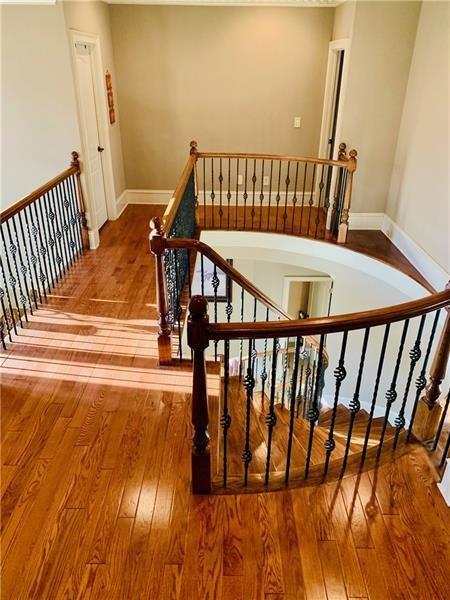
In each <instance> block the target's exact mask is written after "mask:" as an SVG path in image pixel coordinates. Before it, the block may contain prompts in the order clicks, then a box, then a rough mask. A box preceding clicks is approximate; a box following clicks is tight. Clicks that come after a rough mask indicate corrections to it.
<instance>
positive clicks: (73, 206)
mask: <svg viewBox="0 0 450 600" xmlns="http://www.w3.org/2000/svg"><path fill="white" fill-rule="evenodd" d="M67 185H68V188H69V199H70V212H71V215H72V217H71V220H72V219H73V223H72V225H73V230H74V237H75V240H76V249H77V250H76V251H77V255H78V256H80V255H81V253H82V252H83V238H82V234H81V218H82V214H81V211H80V210H79V207H78V200H77V188H76V183H75V175H72V177H70V178H69V180H68V181H67Z"/></svg>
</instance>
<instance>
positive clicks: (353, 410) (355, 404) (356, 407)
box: [341, 328, 370, 476]
mask: <svg viewBox="0 0 450 600" xmlns="http://www.w3.org/2000/svg"><path fill="white" fill-rule="evenodd" d="M369 335H370V328H367V329H366V330H365V332H364V339H363V345H362V350H361V359H360V361H359V368H358V376H357V378H356V386H355V392H354V394H353V398H352V400H351V402H350V405H349V408H350V422H349V426H348V433H347V443H346V444H345V453H344V458H343V460H342V470H341V476H342V475H343V473H344V471H345V469H346V467H347V460H348V453H349V451H350V442H351V439H352V433H353V425H354V423H355V419H356V415H357V414H358V412H359V411H360V409H361V403H360V401H359V392H360V390H361V381H362V375H363V370H364V363H365V360H366V352H367V344H368V342H369Z"/></svg>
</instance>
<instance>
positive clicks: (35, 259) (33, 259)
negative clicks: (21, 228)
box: [19, 207, 47, 303]
mask: <svg viewBox="0 0 450 600" xmlns="http://www.w3.org/2000/svg"><path fill="white" fill-rule="evenodd" d="M19 215H20V213H19ZM23 215H24V218H25V224H26V226H27V235H28V240H29V243H30V252H31V257H30V261H31V264H32V265H33V271H34V275H35V278H36V284H37V291H38V295H39V301H40V302H41V303H42V295H41V288H42V292H43V294H44V298H45V299H47V294H46V292H45V287H44V286H43V283H42V280H41V277H40V275H41V274H42V270H41V269H40V264H39V275H38V269H37V267H38V263H39V252H38V256H36V254H35V250H34V248H33V241H32V240H33V237H32V231H31V227H30V223H29V221H28V213H27V209H26V207H25V208H24V210H23ZM44 279H45V278H44Z"/></svg>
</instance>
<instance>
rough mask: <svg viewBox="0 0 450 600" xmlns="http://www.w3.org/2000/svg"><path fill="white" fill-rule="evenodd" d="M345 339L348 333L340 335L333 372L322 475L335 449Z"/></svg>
mask: <svg viewBox="0 0 450 600" xmlns="http://www.w3.org/2000/svg"><path fill="white" fill-rule="evenodd" d="M347 338H348V331H344V333H343V334H342V344H341V353H340V356H339V361H338V366H337V367H336V369H335V370H334V377H335V379H336V387H335V390H334V402H333V412H332V413H331V422H330V429H329V431H328V439H327V440H326V442H325V443H324V446H325V450H326V456H325V465H324V468H323V474H324V475H326V474H327V473H328V466H329V464H330V458H331V453H332V452H333V450H334V449H335V447H336V442H335V441H334V424H335V422H336V411H337V407H338V402H339V393H340V390H341V385H342V382H343V381H344V379H345V378H346V377H347V371H346V369H345V366H344V362H345V350H346V348H347Z"/></svg>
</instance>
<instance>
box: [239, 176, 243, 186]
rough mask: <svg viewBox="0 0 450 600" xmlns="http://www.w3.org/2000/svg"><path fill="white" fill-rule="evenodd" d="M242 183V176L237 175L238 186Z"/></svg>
mask: <svg viewBox="0 0 450 600" xmlns="http://www.w3.org/2000/svg"><path fill="white" fill-rule="evenodd" d="M243 181H244V180H243V178H242V175H238V185H242V182H243Z"/></svg>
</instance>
